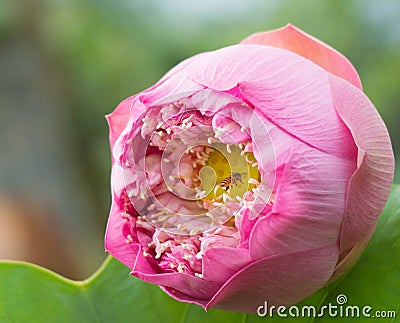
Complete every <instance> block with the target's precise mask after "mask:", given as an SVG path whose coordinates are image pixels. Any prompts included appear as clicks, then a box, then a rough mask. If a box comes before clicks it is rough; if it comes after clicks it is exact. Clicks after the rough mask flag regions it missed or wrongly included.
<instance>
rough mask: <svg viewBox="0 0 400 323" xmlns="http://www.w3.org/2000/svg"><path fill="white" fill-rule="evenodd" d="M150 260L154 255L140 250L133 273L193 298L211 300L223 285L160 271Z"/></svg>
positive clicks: (149, 281) (182, 274) (187, 275)
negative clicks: (147, 254)
mask: <svg viewBox="0 0 400 323" xmlns="http://www.w3.org/2000/svg"><path fill="white" fill-rule="evenodd" d="M150 260H153V259H152V257H145V256H143V253H142V252H138V254H137V257H136V261H135V264H134V266H133V269H132V272H131V275H134V276H136V277H138V278H140V279H141V280H144V281H146V282H148V283H151V284H157V285H160V286H162V287H164V288H168V289H169V290H171V289H174V290H176V291H178V292H180V293H182V294H184V295H186V297H188V298H192V299H193V300H210V299H211V297H212V295H214V294H215V293H216V291H217V290H218V288H219V287H220V286H221V285H222V284H221V283H215V282H212V281H208V280H205V279H201V278H198V277H195V276H192V275H190V274H186V273H178V272H171V273H158V272H157V271H156V270H155V269H153V268H152V267H151V265H150V264H149V261H150Z"/></svg>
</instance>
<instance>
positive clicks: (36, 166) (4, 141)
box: [0, 0, 400, 278]
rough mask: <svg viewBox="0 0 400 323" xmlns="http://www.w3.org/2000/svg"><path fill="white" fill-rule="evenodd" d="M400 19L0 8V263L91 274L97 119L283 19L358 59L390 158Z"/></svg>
mask: <svg viewBox="0 0 400 323" xmlns="http://www.w3.org/2000/svg"><path fill="white" fill-rule="evenodd" d="M399 19H400V2H399V1H397V0H382V1H373V0H358V1H357V0H356V1H347V0H341V1H338V0H324V1H311V0H309V1H304V0H303V1H290V0H285V1H283V0H279V1H278V0H274V1H273V0H247V1H246V0H241V1H240V0H229V1H228V0H223V1H212V0H203V1H184V0H163V1H161V0H160V1H145V0H120V1H111V0H79V1H78V0H69V1H67V0H53V1H50V0H48V1H44V0H43V1H40V0H36V1H34V0H10V1H7V0H0V104H1V106H0V152H1V158H0V258H10V259H22V260H27V261H33V262H36V263H39V264H42V265H44V266H47V267H50V268H52V269H54V270H56V271H58V272H60V273H62V274H64V275H66V276H69V277H72V278H83V277H85V276H88V275H89V274H90V273H92V272H93V271H94V270H95V269H96V268H97V267H98V266H99V264H100V263H101V261H102V260H103V259H104V257H105V253H104V249H103V235H104V230H105V225H106V220H107V216H108V211H109V205H110V189H109V177H110V153H109V145H108V128H107V124H106V121H105V118H104V115H105V114H108V113H110V112H111V111H112V110H113V109H114V108H115V106H116V105H117V104H118V103H119V102H120V101H121V100H123V99H124V98H126V97H128V96H131V95H132V94H134V93H137V92H139V91H141V90H143V89H145V88H147V87H149V86H150V85H152V84H153V83H154V82H156V81H157V80H158V79H159V78H160V77H161V76H162V75H163V74H164V73H165V72H167V71H168V69H170V68H171V67H172V66H174V65H175V64H177V63H178V62H180V61H181V60H183V59H185V58H187V57H189V56H191V55H193V54H196V53H199V52H203V51H208V50H213V49H217V48H220V47H223V46H227V45H231V44H235V43H237V42H239V41H240V40H242V39H243V38H245V37H246V36H248V35H249V34H251V33H253V32H256V31H262V30H268V29H275V28H278V27H282V26H284V25H286V24H287V23H289V22H291V23H293V24H295V25H297V26H298V27H300V28H301V29H303V30H305V31H306V32H308V33H310V34H312V35H314V36H316V37H318V38H320V39H321V40H323V41H325V42H326V43H328V44H330V45H331V46H333V47H334V48H336V49H338V50H339V51H340V52H342V53H343V54H344V55H345V56H347V57H348V58H349V59H350V60H351V61H352V62H353V64H354V65H355V67H356V68H357V70H358V71H359V74H360V76H361V79H362V82H363V86H364V90H365V92H366V93H367V95H368V96H369V97H370V99H371V100H372V102H373V103H374V104H375V105H376V107H377V108H378V110H379V112H380V113H381V115H382V117H383V119H384V121H385V122H386V124H387V126H388V128H389V131H390V133H391V137H392V142H393V146H394V149H395V154H396V160H397V161H399V153H400V136H399V133H400V127H399V126H398V123H399V121H400V107H399V105H400V77H399V75H400V28H398V21H399ZM399 178H400V176H399V172H398V171H397V173H396V182H399Z"/></svg>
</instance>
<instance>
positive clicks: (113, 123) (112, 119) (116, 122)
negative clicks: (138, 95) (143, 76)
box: [106, 96, 135, 151]
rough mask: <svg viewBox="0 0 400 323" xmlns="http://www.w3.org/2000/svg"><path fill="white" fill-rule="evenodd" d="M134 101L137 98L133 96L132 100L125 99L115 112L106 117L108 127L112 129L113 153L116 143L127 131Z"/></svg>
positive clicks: (111, 143)
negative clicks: (125, 130)
mask: <svg viewBox="0 0 400 323" xmlns="http://www.w3.org/2000/svg"><path fill="white" fill-rule="evenodd" d="M134 99H135V96H131V97H130V98H127V99H125V100H124V101H122V102H121V103H120V104H119V105H118V106H117V107H116V108H115V110H114V111H113V112H112V113H110V114H108V115H106V118H107V121H108V126H109V128H110V135H109V137H110V146H111V151H112V150H113V147H114V144H115V141H116V140H117V138H118V137H119V135H120V134H121V133H122V131H123V130H124V129H125V127H126V125H127V123H128V120H129V117H130V108H131V106H132V103H133V101H134Z"/></svg>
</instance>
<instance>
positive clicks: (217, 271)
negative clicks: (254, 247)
mask: <svg viewBox="0 0 400 323" xmlns="http://www.w3.org/2000/svg"><path fill="white" fill-rule="evenodd" d="M249 261H250V257H249V252H248V250H246V249H242V248H237V249H235V248H225V247H219V248H212V249H208V250H207V251H206V252H205V254H204V255H203V274H204V278H205V279H208V280H211V281H214V282H217V283H220V284H221V285H222V284H223V283H224V282H226V281H227V280H228V279H230V278H231V276H233V275H235V274H236V272H238V271H239V270H240V269H241V268H243V267H244V266H245V265H246V264H248V263H249Z"/></svg>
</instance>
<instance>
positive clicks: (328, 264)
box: [206, 244, 338, 313]
mask: <svg viewBox="0 0 400 323" xmlns="http://www.w3.org/2000/svg"><path fill="white" fill-rule="evenodd" d="M337 256H338V247H337V245H336V244H330V245H326V246H321V247H318V248H314V249H309V250H301V251H297V252H293V253H287V254H280V255H276V256H271V257H267V258H264V259H261V260H258V261H256V262H254V263H252V264H250V265H248V266H247V267H245V268H243V269H242V270H241V271H239V272H238V273H237V274H235V275H234V276H232V278H231V279H230V280H228V281H227V282H226V283H225V284H224V286H223V287H222V288H221V289H220V290H219V291H218V292H217V293H216V294H215V295H214V297H213V298H212V300H211V301H210V302H209V303H208V304H207V305H206V309H209V308H210V307H216V308H220V309H224V310H231V311H240V312H246V313H255V312H256V311H257V308H258V307H259V306H260V305H263V304H264V301H267V302H268V304H269V305H275V306H279V305H291V304H295V303H297V302H299V301H301V300H302V299H304V298H306V297H307V296H309V295H310V294H312V293H313V292H315V291H316V290H318V289H319V288H321V287H322V286H324V284H325V283H326V282H327V280H328V279H329V277H330V276H331V274H332V272H333V268H334V266H335V263H336V260H337Z"/></svg>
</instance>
